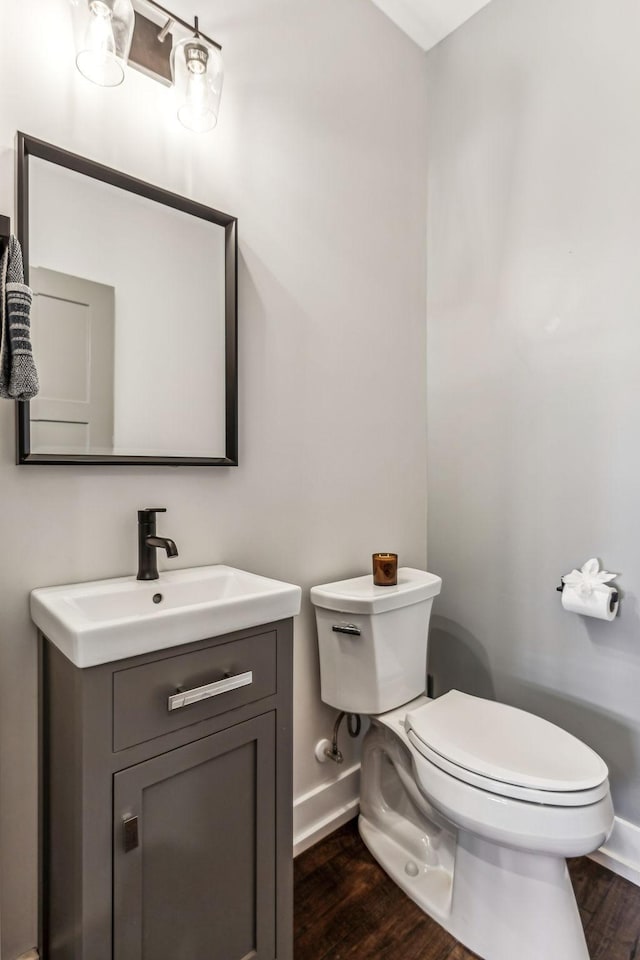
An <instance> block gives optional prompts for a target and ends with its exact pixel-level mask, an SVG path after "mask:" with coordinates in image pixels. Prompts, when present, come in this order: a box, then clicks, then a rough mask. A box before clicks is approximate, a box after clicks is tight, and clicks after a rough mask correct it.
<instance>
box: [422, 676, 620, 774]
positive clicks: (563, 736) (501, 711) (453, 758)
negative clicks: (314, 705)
mask: <svg viewBox="0 0 640 960" xmlns="http://www.w3.org/2000/svg"><path fill="white" fill-rule="evenodd" d="M405 728H406V730H407V733H409V732H411V733H412V734H413V736H412V737H411V739H412V741H413V742H414V743H416V741H421V742H422V743H423V744H425V745H426V746H427V748H429V749H430V751H433V752H435V754H437V755H439V756H441V757H442V758H444V759H445V760H447V761H449V762H450V763H452V764H455V765H456V766H457V767H459V768H462V769H463V770H466V771H469V772H471V773H472V774H478V775H479V776H480V777H483V778H486V779H488V780H490V781H498V782H499V783H504V784H513V785H515V786H518V787H525V788H532V789H535V790H546V791H554V792H557V793H560V792H565V791H577V790H590V789H592V788H594V787H597V786H599V785H600V784H602V783H603V782H604V781H605V780H606V779H607V777H608V773H609V771H608V770H607V766H606V764H605V763H604V761H603V760H602V759H601V757H599V756H598V754H597V753H595V752H594V751H593V750H592V749H591V748H590V747H588V746H587V745H586V744H585V743H583V742H582V741H581V740H578V739H577V737H574V736H572V735H571V734H570V733H567V731H566V730H562V729H561V728H560V727H557V726H556V725H555V724H553V723H549V722H548V721H547V720H543V719H542V718H541V717H536V716H534V715H533V714H531V713H526V712H525V711H524V710H518V709H516V708H515V707H509V706H507V705H506V704H504V703H495V702H494V701H493V700H483V699H482V698H480V697H472V696H470V695H469V694H467V693H461V692H460V691H459V690H451V691H450V692H449V693H446V694H444V696H442V697H438V699H437V700H432V701H430V702H429V703H426V704H424V706H422V707H419V708H418V709H417V710H414V711H411V712H409V713H407V716H406V719H405ZM416 745H417V744H416Z"/></svg>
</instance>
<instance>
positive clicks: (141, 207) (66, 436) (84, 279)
mask: <svg viewBox="0 0 640 960" xmlns="http://www.w3.org/2000/svg"><path fill="white" fill-rule="evenodd" d="M17 150H18V168H17V178H18V238H19V240H20V242H21V244H22V250H23V257H24V265H25V281H26V282H27V283H28V284H29V285H30V286H31V288H32V290H33V293H34V297H33V306H32V317H31V337H32V343H33V351H34V357H35V361H36V365H37V368H38V374H39V378H40V391H39V393H38V396H37V397H36V398H34V399H33V400H31V401H24V402H18V403H17V404H16V406H17V448H18V449H17V460H18V463H21V464H29V463H36V464H38V463H41V464H73V463H95V464H150V465H151V464H168V465H171V466H179V465H191V466H235V465H237V448H238V436H237V434H238V417H237V405H238V398H237V381H238V373H237V248H238V239H237V220H236V218H235V217H232V216H230V215H228V214H226V213H221V212H220V211H219V210H214V209H212V208H210V207H206V206H204V205H203V204H200V203H197V202H195V201H193V200H190V199H188V198H186V197H181V196H179V195H177V194H174V193H171V192H169V191H167V190H163V189H161V188H160V187H156V186H153V185H151V184H149V183H145V182H144V181H141V180H137V179H135V178H134V177H130V176H127V175H126V174H124V173H121V172H119V171H117V170H113V169H111V168H110V167H106V166H103V165H102V164H99V163H95V162H94V161H92V160H88V159H86V158H84V157H81V156H78V155H76V154H73V153H69V152H68V151H66V150H62V149H60V148H59V147H55V146H53V145H51V144H49V143H45V142H44V141H42V140H36V139H35V138H33V137H29V136H26V135H25V134H23V133H19V134H18V144H17Z"/></svg>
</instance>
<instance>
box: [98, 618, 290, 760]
mask: <svg viewBox="0 0 640 960" xmlns="http://www.w3.org/2000/svg"><path fill="white" fill-rule="evenodd" d="M275 692H276V634H275V631H274V632H270V633H262V634H259V635H258V636H255V637H246V638H245V639H242V640H232V641H230V642H229V643H221V644H217V645H216V646H212V647H206V648H204V649H202V650H195V651H193V652H192V653H185V654H180V655H177V656H175V657H165V658H163V659H162V660H154V661H153V662H152V663H144V664H141V665H140V666H138V667H129V668H128V669H125V670H117V671H116V672H115V673H114V675H113V749H114V751H118V750H124V749H125V748H126V747H132V746H134V745H135V744H137V743H143V742H144V741H145V740H152V739H153V738H154V737H161V736H163V735H164V734H166V733H172V732H173V731H174V730H179V729H181V728H182V727H187V726H189V725H191V724H193V723H199V722H200V721H201V720H206V719H207V718H209V717H215V716H218V714H221V713H225V711H227V710H233V709H234V708H236V707H240V706H243V705H244V704H246V703H252V702H253V701H254V700H260V699H262V698H263V697H268V696H270V695H271V694H273V693H275ZM176 694H180V696H179V697H178V698H176V696H175V695H176ZM170 698H173V699H170Z"/></svg>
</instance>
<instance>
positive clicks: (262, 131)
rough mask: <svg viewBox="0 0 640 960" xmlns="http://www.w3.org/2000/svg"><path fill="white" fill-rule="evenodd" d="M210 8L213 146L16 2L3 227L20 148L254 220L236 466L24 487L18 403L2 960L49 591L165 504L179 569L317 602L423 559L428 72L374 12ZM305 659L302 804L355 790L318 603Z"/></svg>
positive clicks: (299, 692)
mask: <svg viewBox="0 0 640 960" xmlns="http://www.w3.org/2000/svg"><path fill="white" fill-rule="evenodd" d="M173 6H175V7H177V8H179V9H177V11H176V12H180V11H181V12H182V13H183V15H184V16H191V14H192V12H193V11H192V9H191V7H190V5H188V4H187V3H186V2H181V3H174V4H173ZM210 9H211V11H212V13H211V17H212V19H211V21H209V19H208V15H207V17H205V16H202V18H201V22H202V25H203V28H205V29H208V30H210V31H211V32H213V33H214V34H215V35H216V37H218V38H219V39H220V41H221V42H222V44H223V46H224V53H225V64H226V71H227V79H226V83H225V91H224V98H223V104H222V110H221V117H220V124H219V127H218V129H217V131H216V132H215V133H214V135H213V136H210V137H203V138H198V137H197V136H194V135H191V134H189V133H188V131H185V130H184V129H183V128H181V127H180V126H179V124H178V123H177V122H176V121H175V120H174V118H173V117H172V116H171V112H170V110H169V108H168V107H167V108H166V109H165V104H166V103H167V102H168V99H169V98H168V97H167V91H166V90H165V88H163V87H161V86H159V85H155V84H153V83H152V82H151V81H149V80H148V79H147V78H145V77H143V76H140V75H138V74H134V73H132V74H131V75H130V76H129V78H128V79H127V82H126V84H125V85H124V86H123V87H121V88H118V89H117V90H111V91H104V90H101V89H99V88H94V87H92V86H91V85H90V84H88V83H86V82H85V81H84V80H83V79H82V78H81V77H80V75H79V74H78V73H77V71H76V70H75V67H74V65H73V49H72V39H71V28H70V25H69V24H68V21H67V16H68V4H67V0H30V2H29V3H27V4H25V3H24V2H23V0H3V3H2V5H1V12H0V17H1V20H2V22H1V23H0V42H1V43H2V49H1V50H0V89H1V90H2V91H3V95H2V100H3V106H2V111H1V112H0V210H2V211H3V212H5V211H6V212H11V211H12V198H13V177H14V155H13V143H14V135H15V131H16V129H21V130H23V131H25V132H26V133H29V134H32V135H34V136H37V137H41V138H42V139H45V140H49V141H51V142H53V143H55V144H57V145H59V146H61V147H65V148H67V149H69V150H72V151H74V152H77V153H82V154H84V155H86V156H89V157H91V158H94V159H96V160H99V161H101V162H103V163H106V164H109V165H111V166H114V167H117V168H120V169H122V170H125V171H126V172H127V173H130V174H132V175H133V176H137V177H141V178H143V179H145V180H149V181H151V182H155V183H158V184H159V185H161V186H163V187H166V188H168V189H170V190H175V191H176V192H178V193H182V194H186V195H188V196H191V197H194V198H195V199H197V200H199V201H201V202H203V203H206V204H209V205H211V206H214V207H217V208H218V209H221V210H225V211H229V212H230V213H233V214H235V215H236V216H238V218H239V236H240V278H239V307H240V357H239V361H240V464H241V465H240V466H239V467H238V468H235V469H234V468H227V469H213V470H212V469H209V470H207V469H195V468H194V469H184V470H183V469H181V470H175V469H169V468H165V469H160V468H155V469H145V468H112V469H107V468H91V467H85V468H82V467H66V468H62V467H58V468H56V467H35V466H30V467H29V466H27V467H16V466H14V463H13V457H14V410H13V407H12V405H11V404H9V403H6V402H3V403H1V404H0V489H1V490H2V500H1V505H0V543H1V554H0V571H1V579H0V584H1V589H2V604H1V610H2V615H1V617H0V747H1V751H2V753H1V765H0V811H1V814H0V885H1V888H2V937H3V947H2V956H3V960H13V958H14V957H15V956H16V955H17V954H19V953H20V952H21V951H22V950H25V949H26V948H28V947H30V946H32V945H33V944H34V942H35V936H36V933H35V923H36V868H35V853H36V643H35V639H36V638H35V632H34V630H33V629H32V627H31V626H30V622H29V616H28V593H29V590H30V589H31V588H32V587H34V586H37V585H42V584H51V583H60V582H65V581H74V580H84V579H91V578H96V577H109V576H115V575H120V574H125V573H129V572H133V571H134V567H135V562H136V530H135V523H136V509H137V508H139V507H141V506H145V505H147V504H149V503H154V504H163V505H165V506H166V507H168V509H169V512H168V513H167V515H166V516H164V517H163V518H162V521H161V525H160V532H162V533H166V534H168V535H170V536H172V537H174V538H175V540H176V541H177V543H178V546H179V549H180V558H179V561H178V562H179V564H180V565H181V566H189V565H193V564H205V563H212V562H216V561H226V562H228V563H231V564H235V565H238V566H241V567H245V568H247V569H249V570H253V571H256V572H258V573H264V574H268V575H272V576H275V577H280V578H282V579H287V580H291V581H293V582H296V583H300V584H302V585H303V586H304V588H305V591H306V590H307V588H308V587H309V586H310V585H312V584H313V583H321V582H324V581H326V580H328V579H333V578H335V577H339V576H343V575H354V574H356V573H359V572H365V571H366V570H367V567H368V562H369V555H370V554H371V553H372V551H374V550H378V549H386V548H388V549H393V550H397V551H398V552H399V553H400V555H401V558H402V561H403V562H405V563H408V564H413V565H417V566H422V565H423V564H424V562H425V524H426V521H425V492H424V491H425V489H426V463H425V461H426V451H425V444H424V431H425V420H426V415H425V397H424V394H425V372H424V367H425V363H424V300H425V233H426V231H425V206H426V184H425V177H424V170H425V165H426V146H425V114H426V106H425V99H426V94H425V64H424V58H423V55H422V54H421V52H420V51H419V50H418V49H417V48H416V47H414V45H413V44H412V43H411V42H410V41H409V40H408V39H407V38H406V37H404V36H403V35H402V34H401V33H400V32H399V31H398V30H396V29H395V28H394V27H393V26H392V25H391V24H390V23H389V22H388V21H387V19H386V18H385V17H384V16H383V15H382V14H381V13H380V12H379V11H378V10H377V9H376V8H375V7H374V6H373V4H371V3H370V2H369V0H220V2H217V3H216V4H215V20H214V19H213V6H211V7H210ZM201 13H202V11H201ZM380 62H384V63H385V65H386V69H385V70H384V72H382V71H376V69H375V65H376V64H377V63H380ZM382 394H383V395H384V403H380V402H379V400H378V398H379V397H380V396H381V395H382ZM161 563H162V560H161ZM295 644H296V648H295V711H296V742H295V792H296V796H298V797H300V796H303V795H304V796H306V795H308V794H309V792H310V791H313V789H314V788H315V787H317V786H318V784H320V783H321V782H322V781H323V780H330V779H332V778H335V776H336V771H335V770H333V769H327V766H324V767H320V766H319V765H318V764H317V763H316V761H315V759H314V757H313V751H312V747H313V744H314V743H315V741H316V740H317V739H318V738H319V737H320V736H326V735H327V734H328V733H329V732H330V725H331V723H332V719H333V713H332V711H330V710H328V709H325V708H323V707H322V706H321V704H320V702H319V698H318V690H319V683H318V670H317V657H316V649H315V633H314V629H313V624H312V617H311V612H310V609H309V606H308V600H307V593H306V592H305V603H304V609H303V613H302V616H301V617H300V618H299V620H298V621H297V624H296V637H295ZM353 756H354V754H353V752H351V750H350V751H349V756H348V760H347V762H349V760H350V759H351V760H352V759H353Z"/></svg>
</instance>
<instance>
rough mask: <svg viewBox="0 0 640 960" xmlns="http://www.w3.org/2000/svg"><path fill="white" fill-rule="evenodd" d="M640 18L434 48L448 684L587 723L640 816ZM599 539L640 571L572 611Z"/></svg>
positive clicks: (441, 657) (438, 458)
mask: <svg viewBox="0 0 640 960" xmlns="http://www.w3.org/2000/svg"><path fill="white" fill-rule="evenodd" d="M639 35H640V7H639V6H638V4H637V3H636V2H635V0H610V2H607V3H606V4H605V3H584V2H582V0H494V2H493V3H491V4H489V6H488V7H486V8H485V9H484V10H483V11H482V12H481V13H479V14H478V15H477V16H476V17H475V18H474V19H473V20H471V21H469V23H468V24H466V25H465V26H464V27H463V28H461V29H460V30H459V31H458V32H457V33H455V34H454V35H452V36H451V37H449V38H447V40H445V41H444V42H443V43H442V44H441V45H440V46H439V47H438V48H436V49H435V50H433V51H431V52H430V53H429V54H428V56H427V61H428V90H429V94H428V96H429V100H430V107H429V198H428V203H429V207H428V210H429V216H428V220H429V232H428V251H429V254H428V271H427V272H428V278H429V279H428V310H427V314H428V321H427V326H428V334H427V340H428V376H427V379H428V384H429V432H428V436H429V444H428V460H429V487H428V489H429V539H428V542H429V568H430V569H432V570H433V572H434V573H438V574H441V575H442V577H443V580H444V586H443V592H442V595H441V597H440V598H439V599H438V603H437V604H436V614H437V615H438V616H437V617H436V618H434V619H435V623H434V627H435V628H436V629H435V630H434V633H433V635H432V641H431V658H430V663H431V669H432V671H433V672H435V674H436V679H437V683H436V690H437V691H439V692H442V690H443V689H446V688H447V687H449V686H451V685H456V684H458V685H460V686H462V687H463V688H464V689H467V690H469V691H470V692H474V691H477V692H479V693H484V694H487V695H492V694H495V695H496V696H497V697H498V698H502V699H504V700H506V701H509V702H511V703H514V704H517V705H519V706H522V707H524V708H527V709H530V710H533V711H534V712H537V713H540V714H542V715H543V716H545V717H547V718H548V719H550V720H552V721H556V722H558V723H560V724H562V725H563V726H565V727H566V728H567V729H569V730H571V731H572V732H574V733H575V734H577V735H578V736H580V737H582V738H583V739H585V740H586V741H587V742H588V743H590V744H591V745H592V746H593V747H594V748H595V749H596V750H598V751H599V752H600V753H601V754H602V755H603V756H604V758H605V759H606V761H607V763H608V764H609V767H610V771H611V782H612V788H613V796H614V803H615V808H616V813H617V815H618V816H619V817H620V818H623V819H624V820H626V821H629V822H630V823H631V824H632V825H633V824H635V825H640V806H639V804H638V797H639V796H640V697H639V696H638V691H639V690H640V622H639V619H640V614H639V610H638V594H639V590H640V504H639V491H640V375H639V370H640V322H639V317H640V273H639V271H638V249H639V246H640V175H639V171H640V119H639V117H640V114H639V104H640V60H639V59H638V48H637V39H638V36H639ZM593 556H597V557H599V558H600V559H601V561H602V562H603V564H604V565H606V567H607V569H609V570H612V571H619V572H620V573H621V576H620V578H619V584H620V586H621V587H622V589H623V591H624V599H623V600H622V605H621V614H620V617H619V618H618V619H617V620H616V621H615V622H614V623H612V624H607V623H603V622H600V621H595V620H586V619H584V618H580V617H578V616H576V615H572V614H568V613H565V612H564V611H563V610H562V608H561V605H560V597H559V594H558V593H556V590H555V588H556V586H557V584H558V582H559V578H560V576H561V575H562V574H564V573H567V572H568V571H569V570H570V569H571V568H572V567H574V566H577V565H580V564H582V563H583V562H584V561H585V560H587V559H588V558H590V557H593ZM636 836H640V834H636ZM637 852H638V854H640V847H638V851H637ZM638 876H640V874H638Z"/></svg>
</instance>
